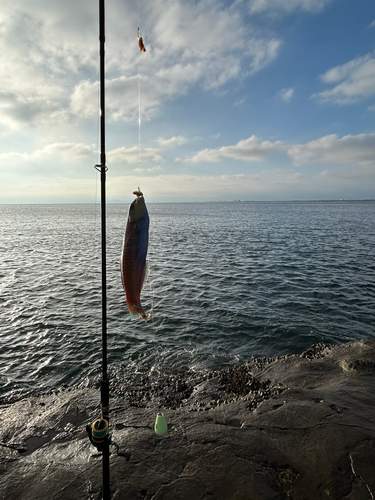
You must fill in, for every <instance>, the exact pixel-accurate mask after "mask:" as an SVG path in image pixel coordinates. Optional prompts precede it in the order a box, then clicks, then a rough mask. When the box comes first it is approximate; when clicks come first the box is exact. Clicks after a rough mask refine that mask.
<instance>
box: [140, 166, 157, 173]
mask: <svg viewBox="0 0 375 500" xmlns="http://www.w3.org/2000/svg"><path fill="white" fill-rule="evenodd" d="M160 170H163V169H162V168H161V166H160V165H155V167H149V168H143V167H137V168H135V169H134V172H141V173H142V172H149V173H152V172H160Z"/></svg>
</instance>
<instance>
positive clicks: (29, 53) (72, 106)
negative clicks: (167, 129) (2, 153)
mask: <svg viewBox="0 0 375 500" xmlns="http://www.w3.org/2000/svg"><path fill="white" fill-rule="evenodd" d="M241 9H242V6H241V4H240V3H239V4H236V5H234V6H232V7H231V8H225V9H224V8H223V6H222V4H221V3H220V2H219V0H204V1H202V2H189V1H187V0H155V1H154V2H152V5H151V6H148V12H147V16H144V20H145V22H144V26H143V27H142V28H143V35H144V38H145V43H146V46H147V52H146V53H144V54H140V52H139V50H138V48H137V41H136V33H135V32H134V26H136V25H137V13H136V9H134V5H133V3H131V2H130V0H127V1H125V2H123V1H121V0H111V5H110V6H109V7H108V9H107V16H106V17H107V44H106V45H107V47H106V49H107V50H106V69H107V102H108V109H107V110H106V111H107V117H108V119H109V120H110V119H114V120H134V119H136V118H137V111H138V73H140V75H141V88H142V96H141V97H142V99H141V104H142V119H143V120H149V119H151V118H152V117H154V116H155V114H156V113H158V112H160V109H161V108H162V106H163V104H164V103H165V102H166V101H167V100H169V99H173V98H175V97H176V96H180V95H184V94H186V93H187V92H188V91H189V90H190V89H191V88H192V87H194V86H195V85H199V86H200V87H201V88H203V89H204V90H205V91H217V90H218V89H220V88H222V87H224V86H225V85H226V84H227V83H229V82H230V81H233V80H238V79H243V78H246V77H247V76H249V75H250V74H253V73H255V72H257V71H260V70H261V69H263V68H264V67H266V66H267V65H268V64H270V63H271V62H272V61H273V60H274V59H275V58H276V57H277V55H278V53H279V48H280V45H281V41H280V40H278V39H277V38H276V37H275V36H274V35H272V36H270V35H266V34H259V32H258V31H257V30H256V29H255V28H254V27H252V26H251V25H249V24H245V21H244V16H243V15H242V11H241ZM97 10H98V6H97V4H93V3H92V2H91V1H90V0H82V1H81V2H79V3H74V2H73V1H72V0H67V1H66V2H64V1H63V0H55V1H54V2H48V1H47V0H37V1H36V2H28V1H26V0H19V2H18V3H17V8H16V9H15V7H14V2H11V1H10V0H4V1H3V2H2V12H1V15H2V18H1V21H0V22H1V24H0V43H1V46H2V64H1V67H0V82H1V86H0V89H1V90H0V107H1V112H0V123H2V124H3V125H5V126H6V127H12V128H17V127H23V126H25V125H30V124H31V125H32V124H46V125H54V124H56V123H59V124H61V123H62V122H64V123H67V122H71V121H72V119H73V118H74V119H78V120H79V119H82V118H83V119H85V118H90V117H92V116H94V115H96V114H97V113H98V93H97V89H98V84H97V79H98V36H97V31H98V26H97V24H98V20H97V17H98V12H97ZM207 26H209V27H210V28H209V29H207Z"/></svg>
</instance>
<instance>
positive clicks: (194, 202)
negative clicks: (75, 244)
mask: <svg viewBox="0 0 375 500" xmlns="http://www.w3.org/2000/svg"><path fill="white" fill-rule="evenodd" d="M128 203H129V202H128V201H108V202H107V205H127V204H128ZM238 203H245V204H246V203H247V204H250V203H253V204H257V205H259V204H270V203H273V204H276V203H279V204H288V203H294V204H303V203H332V204H333V203H337V204H345V203H375V199H364V200H346V199H340V200H262V201H258V200H210V201H207V200H205V201H152V202H148V205H167V204H171V205H173V204H181V205H183V204H185V205H186V204H192V205H194V204H195V205H197V204H211V205H218V204H238ZM99 204H100V201H99V202H94V201H93V202H89V201H88V202H56V203H51V202H41V203H0V206H7V205H25V206H26V205H28V206H30V205H99Z"/></svg>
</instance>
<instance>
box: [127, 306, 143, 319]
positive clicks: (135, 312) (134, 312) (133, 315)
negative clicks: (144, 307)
mask: <svg viewBox="0 0 375 500" xmlns="http://www.w3.org/2000/svg"><path fill="white" fill-rule="evenodd" d="M128 309H129V314H130V319H131V320H134V319H138V318H140V317H141V316H142V313H141V312H140V311H139V309H138V307H137V306H130V307H129V306H128Z"/></svg>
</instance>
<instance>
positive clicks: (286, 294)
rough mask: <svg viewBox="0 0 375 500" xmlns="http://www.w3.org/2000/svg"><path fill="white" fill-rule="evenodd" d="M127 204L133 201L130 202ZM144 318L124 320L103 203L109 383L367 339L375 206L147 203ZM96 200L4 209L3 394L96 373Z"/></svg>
mask: <svg viewBox="0 0 375 500" xmlns="http://www.w3.org/2000/svg"><path fill="white" fill-rule="evenodd" d="M130 201H131V200H130ZM148 211H149V215H150V242H149V250H148V263H149V268H150V276H149V279H148V283H147V284H146V286H145V289H144V290H143V292H142V305H143V307H144V309H145V311H146V313H148V312H151V317H150V319H149V321H147V322H145V321H143V320H142V319H138V320H135V321H132V320H131V319H130V316H129V314H128V311H127V307H126V301H125V293H124V291H123V289H122V285H121V276H120V257H121V248H122V240H123V235H124V231H125V226H126V219H127V213H128V205H125V204H108V206H107V223H106V228H107V239H106V241H107V255H106V261H107V287H106V289H107V314H108V321H107V335H108V372H109V377H110V378H116V379H121V380H125V381H128V382H129V383H131V382H132V381H135V380H137V377H139V376H140V375H142V374H145V373H148V372H150V371H152V370H158V371H159V372H168V371H178V370H185V369H188V368H190V369H193V370H206V369H220V368H224V367H228V366H231V365H234V364H240V363H243V362H245V361H247V360H249V359H252V358H254V357H260V356H267V357H268V356H278V355H284V354H293V353H299V352H302V351H303V350H305V349H307V348H308V347H310V346H311V345H312V344H316V343H319V342H324V343H342V342H347V341H351V340H358V339H361V338H364V337H372V336H374V333H375V327H374V325H375V307H374V306H375V203H374V202H371V201H368V202H366V201H362V202H355V201H351V202H346V201H340V202H322V201H320V202H264V203H261V202H221V203H155V204H149V205H148ZM100 226H101V221H100V204H87V205H85V204H71V205H69V204H67V205H57V204H56V205H53V204H51V205H0V235H1V237H0V247H1V260H0V312H1V315H0V341H1V350H0V399H2V400H3V401H4V400H7V399H8V400H9V399H12V398H13V399H14V398H18V397H23V396H25V395H27V394H30V393H32V392H41V391H48V390H53V389H57V388H59V387H60V386H79V387H87V386H94V385H95V384H97V383H98V380H99V379H100V377H101V370H102V306H101V303H102V302H101V300H102V299H101V294H102V292H101V227H100Z"/></svg>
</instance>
